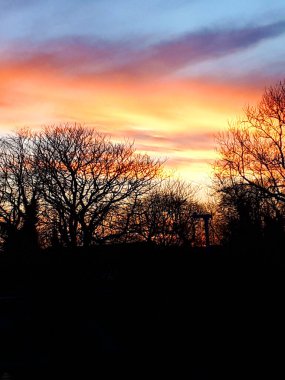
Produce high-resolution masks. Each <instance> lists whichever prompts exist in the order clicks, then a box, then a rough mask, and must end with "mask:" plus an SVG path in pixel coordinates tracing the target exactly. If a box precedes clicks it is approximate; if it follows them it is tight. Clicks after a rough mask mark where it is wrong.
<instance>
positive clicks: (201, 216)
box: [192, 212, 212, 247]
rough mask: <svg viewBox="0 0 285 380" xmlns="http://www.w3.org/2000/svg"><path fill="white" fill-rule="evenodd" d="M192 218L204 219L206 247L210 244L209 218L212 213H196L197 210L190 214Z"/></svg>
mask: <svg viewBox="0 0 285 380" xmlns="http://www.w3.org/2000/svg"><path fill="white" fill-rule="evenodd" d="M192 218H194V219H203V220H204V229H205V243H206V247H209V246H210V234H209V220H210V219H211V218H212V215H211V214H208V213H206V214H198V213H197V212H194V213H193V214H192ZM194 228H195V227H194Z"/></svg>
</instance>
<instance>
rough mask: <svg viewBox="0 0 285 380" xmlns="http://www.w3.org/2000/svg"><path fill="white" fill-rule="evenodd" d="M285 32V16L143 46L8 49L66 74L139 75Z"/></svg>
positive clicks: (68, 41) (24, 60) (66, 44)
mask: <svg viewBox="0 0 285 380" xmlns="http://www.w3.org/2000/svg"><path fill="white" fill-rule="evenodd" d="M284 33H285V21H279V22H275V23H271V24H268V25H262V26H248V27H244V28H240V29H232V28H226V27H224V28H219V29H210V28H209V29H204V30H200V31H198V32H192V33H188V34H185V35H182V36H179V37H177V38H174V39H168V40H166V41H163V42H161V43H158V44H155V45H152V46H149V47H148V48H142V49H140V47H139V41H136V40H132V41H124V42H120V43H119V42H106V41H103V40H98V39H94V38H90V37H76V36H75V37H68V38H61V39H59V40H50V41H47V42H45V43H41V44H40V43H38V44H35V45H32V46H30V47H29V48H28V47H27V46H26V47H25V46H24V48H23V47H20V46H17V45H15V46H14V49H12V51H10V52H8V53H7V52H6V55H8V57H9V58H11V59H13V54H14V52H15V51H17V53H16V54H17V60H18V62H20V63H21V64H22V65H28V64H32V65H36V64H37V62H38V64H41V65H42V68H43V69H45V68H47V66H49V67H50V68H51V67H53V68H54V69H57V70H61V71H63V72H64V74H65V75H86V76H88V75H93V76H96V75H101V76H102V75H107V76H113V77H118V78H122V77H129V78H130V77H134V78H136V80H138V79H139V78H140V77H143V79H145V78H147V77H149V78H150V79H151V80H153V79H154V77H158V78H159V77H164V76H167V75H171V74H173V73H175V72H176V71H178V70H180V69H182V68H184V67H185V66H187V65H191V64H196V63H198V62H205V61H209V60H215V59H216V58H220V57H223V56H228V55H231V54H233V53H236V52H240V51H243V50H245V49H248V48H250V47H253V46H255V45H256V44H258V43H261V42H263V41H265V40H268V39H270V38H275V37H278V36H280V35H282V34H284Z"/></svg>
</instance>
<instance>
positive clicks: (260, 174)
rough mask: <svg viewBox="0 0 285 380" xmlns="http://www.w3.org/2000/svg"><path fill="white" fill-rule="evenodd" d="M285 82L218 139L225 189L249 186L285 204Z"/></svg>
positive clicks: (219, 176) (219, 166) (218, 174)
mask: <svg viewBox="0 0 285 380" xmlns="http://www.w3.org/2000/svg"><path fill="white" fill-rule="evenodd" d="M284 127H285V82H280V83H278V84H277V85H275V86H273V87H269V88H267V89H266V90H265V92H264V95H263V96H262V99H261V101H260V103H259V104H258V105H257V106H256V107H255V106H248V107H247V108H246V109H245V111H244V117H243V118H242V119H240V120H238V121H237V122H236V123H235V124H233V125H231V126H230V127H229V129H228V131H227V132H225V133H222V134H221V135H220V136H219V137H218V152H219V154H220V159H219V160H217V162H216V164H215V167H216V179H217V180H218V181H219V182H220V185H221V186H223V187H231V186H235V185H239V184H244V183H245V184H247V185H249V186H251V187H254V188H256V189H258V191H261V192H262V193H263V194H264V196H266V197H270V198H275V199H277V200H278V201H281V202H285V156H284V144H285V134H284Z"/></svg>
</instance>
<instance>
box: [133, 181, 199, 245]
mask: <svg viewBox="0 0 285 380" xmlns="http://www.w3.org/2000/svg"><path fill="white" fill-rule="evenodd" d="M194 194H195V189H194V188H193V187H192V186H190V185H187V184H186V183H184V182H182V181H179V180H166V181H164V182H163V183H162V184H161V186H159V187H157V188H155V189H154V190H153V191H152V192H151V193H150V194H149V195H147V196H146V197H144V198H142V199H141V200H140V201H139V202H137V204H136V208H135V209H134V212H133V213H132V218H131V224H130V225H131V228H130V230H131V232H132V235H131V236H133V238H134V239H135V238H136V239H138V240H143V241H146V242H148V243H156V244H158V245H165V246H166V245H167V246H168V245H191V244H192V243H193V238H194V225H195V221H194V219H193V218H192V214H193V212H195V211H196V212H197V211H199V210H200V209H201V206H200V205H199V203H198V202H197V201H196V200H195V196H194Z"/></svg>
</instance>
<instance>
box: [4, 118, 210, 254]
mask: <svg viewBox="0 0 285 380" xmlns="http://www.w3.org/2000/svg"><path fill="white" fill-rule="evenodd" d="M194 199H195V197H194V190H193V189H192V188H191V187H190V186H187V185H186V184H183V183H182V182H181V181H171V180H169V179H166V177H165V175H164V174H163V161H162V160H159V159H153V158H150V157H149V156H148V155H141V154H137V153H136V152H135V149H134V147H133V144H131V143H129V142H124V143H114V142H112V141H111V140H110V139H109V138H108V137H106V136H104V135H102V134H100V133H97V132H96V131H94V130H93V129H91V128H86V127H83V126H81V125H78V124H76V125H71V124H66V125H60V126H48V127H45V128H43V129H42V130H40V131H36V132H32V131H30V130H21V131H19V132H18V133H16V134H11V135H6V136H3V137H2V138H1V139H0V218H1V219H0V220H1V222H0V235H1V243H2V248H3V249H4V250H5V251H9V252H17V251H19V252H22V251H23V250H24V251H33V250H35V249H37V248H39V247H42V248H45V247H55V248H59V247H71V248H72V247H78V246H84V247H89V246H92V245H96V244H102V243H106V242H108V243H110V242H116V243H118V242H119V243H122V242H142V241H144V242H148V243H155V244H159V245H193V244H194V243H195V244H202V242H201V239H203V234H202V232H203V231H202V229H201V228H200V230H199V228H198V230H197V228H196V229H195V225H194V224H197V222H195V221H193V220H192V218H191V215H192V213H193V212H197V211H200V210H202V209H203V207H202V206H201V205H200V204H199V203H198V202H197V201H195V200H194ZM199 231H200V232H199ZM194 237H195V242H194ZM199 239H200V241H199Z"/></svg>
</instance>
